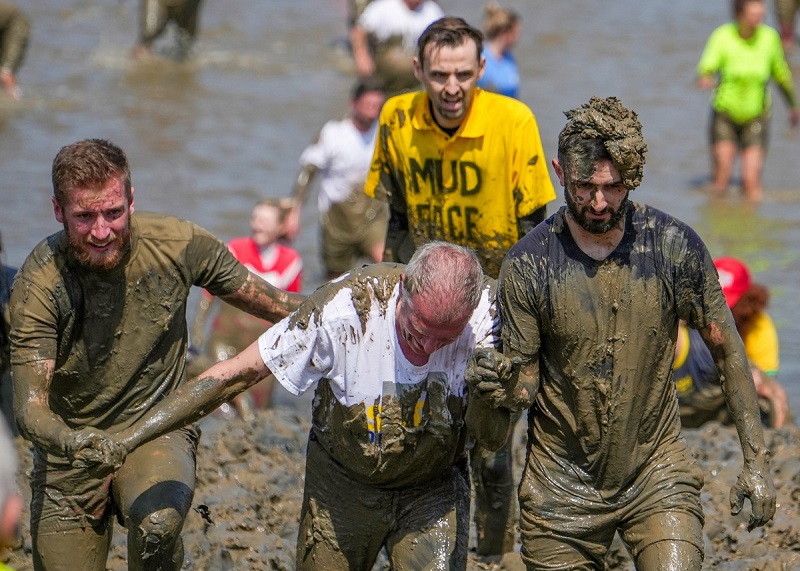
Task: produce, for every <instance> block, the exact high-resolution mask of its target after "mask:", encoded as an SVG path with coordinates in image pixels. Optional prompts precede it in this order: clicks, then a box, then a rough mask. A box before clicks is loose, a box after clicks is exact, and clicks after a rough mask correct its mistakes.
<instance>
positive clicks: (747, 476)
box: [730, 453, 775, 531]
mask: <svg viewBox="0 0 800 571" xmlns="http://www.w3.org/2000/svg"><path fill="white" fill-rule="evenodd" d="M766 456H767V457H768V453H767V454H766ZM754 462H756V463H758V464H760V466H756V467H752V466H751V465H750V464H752V462H750V463H747V462H746V463H745V466H744V469H743V470H742V473H741V474H739V477H738V478H737V480H736V484H734V486H733V487H732V488H731V494H730V503H731V514H733V515H736V514H738V513H739V512H741V511H742V507H743V506H744V499H745V498H750V505H751V507H752V513H751V514H750V521H749V522H748V524H747V530H748V531H752V530H753V529H754V528H756V527H761V526H762V525H764V524H766V523H767V522H768V521H769V520H771V519H772V516H773V515H775V485H774V484H773V483H772V477H771V476H770V473H769V461H768V460H762V461H759V460H758V459H757V460H755V461H754Z"/></svg>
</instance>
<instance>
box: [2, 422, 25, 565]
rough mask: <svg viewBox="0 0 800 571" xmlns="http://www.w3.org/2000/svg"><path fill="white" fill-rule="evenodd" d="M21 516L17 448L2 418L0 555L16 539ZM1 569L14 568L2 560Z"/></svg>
mask: <svg viewBox="0 0 800 571" xmlns="http://www.w3.org/2000/svg"><path fill="white" fill-rule="evenodd" d="M2 416H3V415H2V413H0V417H2ZM21 516H22V497H21V496H20V494H19V490H18V489H17V449H16V447H15V446H14V442H13V441H12V440H11V435H10V433H9V431H8V429H7V426H6V419H5V418H0V557H2V556H3V550H4V548H5V547H6V546H10V545H12V544H13V543H14V542H15V541H16V538H17V535H18V533H19V522H20V518H21ZM0 571H12V569H11V568H10V567H8V566H6V565H4V564H3V563H2V562H0Z"/></svg>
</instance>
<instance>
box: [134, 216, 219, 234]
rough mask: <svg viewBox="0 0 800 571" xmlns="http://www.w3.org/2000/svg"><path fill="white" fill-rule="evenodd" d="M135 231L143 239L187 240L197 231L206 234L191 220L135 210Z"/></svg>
mask: <svg viewBox="0 0 800 571" xmlns="http://www.w3.org/2000/svg"><path fill="white" fill-rule="evenodd" d="M132 220H133V222H134V224H135V231H136V232H137V233H138V235H139V237H140V238H142V239H145V240H156V241H158V240H189V239H191V238H192V236H193V235H194V234H195V233H197V232H202V233H206V234H208V232H207V231H205V230H203V229H202V228H200V227H199V226H197V225H196V224H194V223H193V222H189V221H188V220H183V219H181V218H177V217H175V216H170V215H168V214H159V213H157V212H141V213H140V212H137V213H136V214H134V215H133V218H132Z"/></svg>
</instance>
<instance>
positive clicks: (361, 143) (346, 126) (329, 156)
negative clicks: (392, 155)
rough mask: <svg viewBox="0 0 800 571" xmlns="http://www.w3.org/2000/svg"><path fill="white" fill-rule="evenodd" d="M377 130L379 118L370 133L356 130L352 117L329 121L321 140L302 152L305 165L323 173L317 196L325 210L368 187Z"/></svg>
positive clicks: (321, 207)
mask: <svg viewBox="0 0 800 571" xmlns="http://www.w3.org/2000/svg"><path fill="white" fill-rule="evenodd" d="M377 132H378V122H377V121H375V123H374V124H373V125H372V127H371V128H370V129H369V131H367V132H366V133H362V132H361V131H359V130H358V129H356V127H355V125H353V122H352V121H351V120H350V119H349V118H348V119H343V120H341V121H328V122H327V123H325V125H324V126H323V127H322V130H321V131H320V133H319V138H318V140H317V141H316V142H315V143H313V144H311V145H309V146H308V147H306V149H305V150H304V151H303V153H302V154H301V155H300V165H301V166H307V165H314V166H315V167H317V168H318V169H319V170H320V174H321V175H322V178H321V179H320V185H319V194H318V198H317V203H318V205H319V211H320V212H321V213H324V212H327V211H328V210H330V207H331V204H335V203H337V202H344V201H345V200H347V198H348V197H349V196H350V193H351V192H353V189H358V190H361V189H363V188H364V183H365V182H366V180H367V173H368V172H369V167H370V163H371V162H372V153H373V151H374V149H375V135H376V133H377Z"/></svg>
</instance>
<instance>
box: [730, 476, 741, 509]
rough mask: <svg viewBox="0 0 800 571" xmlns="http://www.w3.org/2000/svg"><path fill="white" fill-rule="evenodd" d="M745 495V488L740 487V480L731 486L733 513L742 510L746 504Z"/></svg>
mask: <svg viewBox="0 0 800 571" xmlns="http://www.w3.org/2000/svg"><path fill="white" fill-rule="evenodd" d="M744 497H745V492H744V490H743V489H742V488H741V487H740V484H739V482H736V484H735V485H734V486H733V487H732V488H731V494H730V504H731V515H737V514H738V513H739V512H741V511H742V507H743V506H744Z"/></svg>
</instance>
